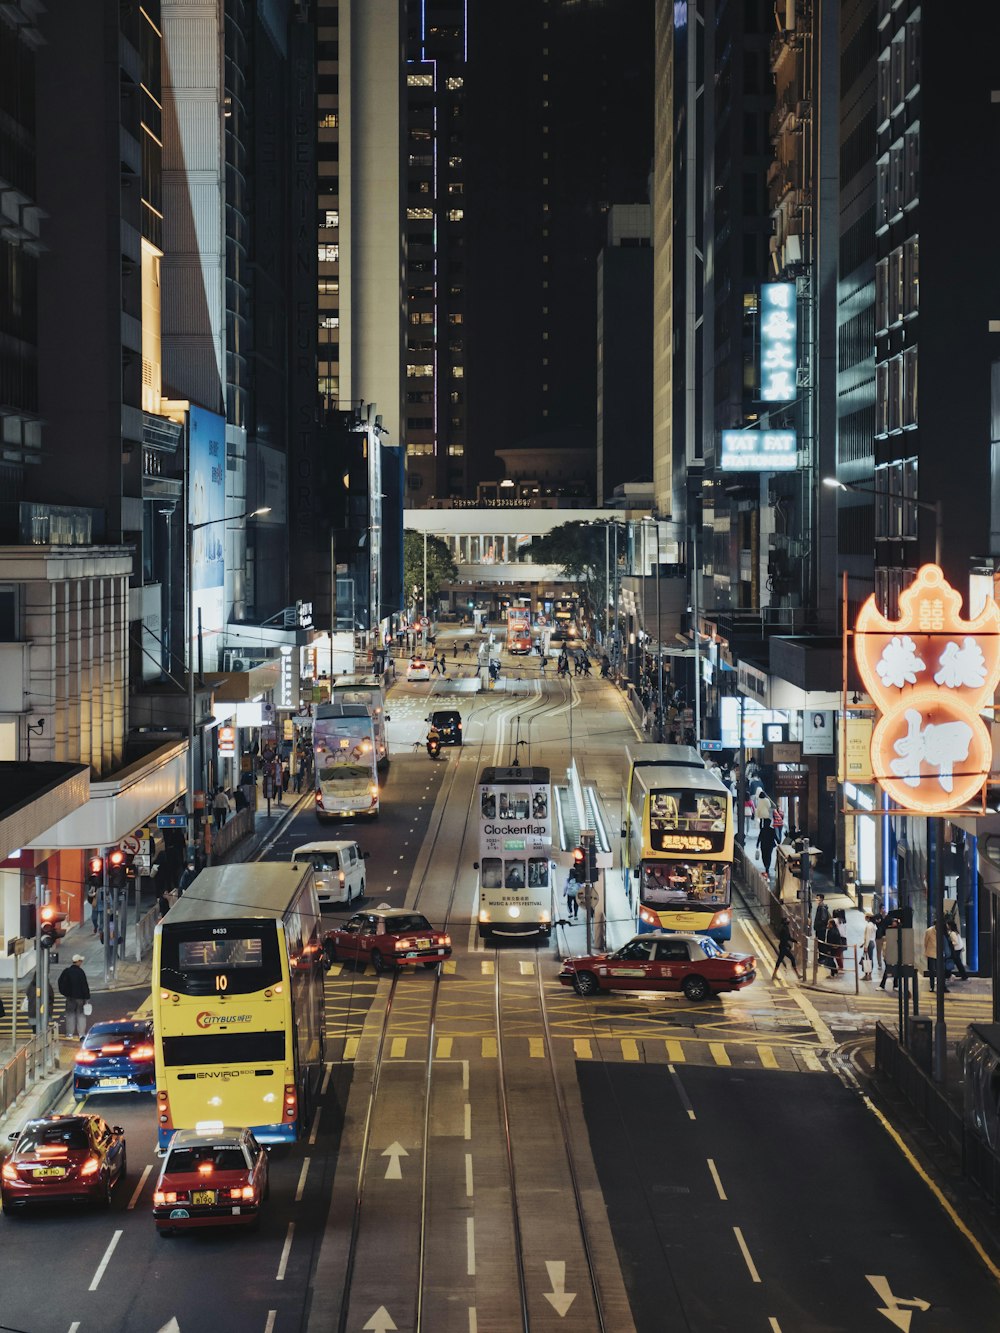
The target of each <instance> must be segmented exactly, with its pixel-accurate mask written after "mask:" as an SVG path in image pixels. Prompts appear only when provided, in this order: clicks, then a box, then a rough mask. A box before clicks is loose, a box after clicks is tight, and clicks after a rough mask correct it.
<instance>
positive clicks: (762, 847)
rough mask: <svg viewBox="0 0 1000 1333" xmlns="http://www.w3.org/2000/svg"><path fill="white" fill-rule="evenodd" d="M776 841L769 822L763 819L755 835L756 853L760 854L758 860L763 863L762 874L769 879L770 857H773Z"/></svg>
mask: <svg viewBox="0 0 1000 1333" xmlns="http://www.w3.org/2000/svg"><path fill="white" fill-rule="evenodd" d="M777 841H778V839H777V838H776V837H775V834H774V829H773V828H772V827H771V821H770V820H769V819H765V820H764V822H763V824H761V826H760V832H759V833H758V834H757V851H758V852H759V853H760V859H761V861H762V862H763V863H764V874H765V875H767V876H768V878H770V875H771V857H772V856H773V855H774V849H775V846H776V845H777Z"/></svg>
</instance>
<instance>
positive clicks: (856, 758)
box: [839, 717, 875, 784]
mask: <svg viewBox="0 0 1000 1333" xmlns="http://www.w3.org/2000/svg"><path fill="white" fill-rule="evenodd" d="M874 726H875V723H874V722H873V721H872V720H871V718H870V717H847V718H845V720H844V725H843V729H842V731H841V736H842V742H841V752H840V772H839V777H840V780H841V782H855V783H862V784H864V783H869V782H871V780H872V753H871V752H872V729H873V728H874Z"/></svg>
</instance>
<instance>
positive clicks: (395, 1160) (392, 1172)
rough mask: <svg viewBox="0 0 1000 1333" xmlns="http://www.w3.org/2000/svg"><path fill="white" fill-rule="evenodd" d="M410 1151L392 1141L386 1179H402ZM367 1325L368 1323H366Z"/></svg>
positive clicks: (387, 1151)
mask: <svg viewBox="0 0 1000 1333" xmlns="http://www.w3.org/2000/svg"><path fill="white" fill-rule="evenodd" d="M409 1155H410V1154H409V1153H408V1152H407V1151H406V1149H405V1148H404V1147H403V1145H402V1144H401V1143H390V1144H389V1146H388V1148H386V1149H385V1151H384V1152H383V1153H382V1156H383V1157H388V1158H389V1165H388V1166H387V1167H386V1168H385V1178H386V1180H402V1179H403V1173H402V1171H401V1170H400V1167H399V1159H400V1158H401V1157H409ZM365 1327H367V1325H365ZM386 1327H387V1328H395V1327H396V1325H395V1324H387V1325H386Z"/></svg>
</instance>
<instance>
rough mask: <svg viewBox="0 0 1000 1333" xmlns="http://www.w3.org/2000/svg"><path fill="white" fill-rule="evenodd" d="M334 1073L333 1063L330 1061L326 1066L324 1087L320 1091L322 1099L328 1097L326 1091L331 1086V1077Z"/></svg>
mask: <svg viewBox="0 0 1000 1333" xmlns="http://www.w3.org/2000/svg"><path fill="white" fill-rule="evenodd" d="M332 1073H333V1061H332V1060H328V1061H327V1065H326V1073H325V1074H324V1075H323V1085H322V1087H321V1088H320V1090H319V1095H320V1096H321V1097H325V1096H326V1090H327V1088H328V1087H329V1086H330V1075H331V1074H332Z"/></svg>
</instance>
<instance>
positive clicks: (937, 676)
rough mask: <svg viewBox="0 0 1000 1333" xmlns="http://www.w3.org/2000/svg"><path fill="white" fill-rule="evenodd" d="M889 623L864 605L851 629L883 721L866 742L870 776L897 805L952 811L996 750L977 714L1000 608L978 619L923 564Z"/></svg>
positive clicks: (996, 657) (999, 678) (986, 688)
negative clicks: (896, 616)
mask: <svg viewBox="0 0 1000 1333" xmlns="http://www.w3.org/2000/svg"><path fill="white" fill-rule="evenodd" d="M899 607H900V617H899V619H898V620H894V621H889V620H886V618H885V617H884V616H883V615H882V614H881V612H880V611H879V610H878V608H877V607H876V605H875V598H874V597H869V598H868V600H867V601H866V602H865V604H864V606H863V607H862V608H861V611H860V613H859V615H858V620H857V624H856V626H855V630H854V657H855V661H856V662H857V664H858V670H859V671H860V673H861V679H862V680H863V681H864V684H865V689H866V690H867V691H868V693H869V694H870V695H871V697H872V698H873V699H874V701H875V703H876V705H877V707H878V709H879V711H880V713H881V717H880V718H879V720H878V723H877V725H876V727H875V730H874V732H873V733H872V746H871V757H872V774H873V777H874V779H875V781H876V782H878V783H879V785H880V786H881V787H882V788H883V790H884V791H886V792H888V794H889V795H890V796H891V797H892V798H893V799H894V800H895V801H896V802H897V803H898V804H899V805H901V806H903V807H904V808H905V809H907V810H915V811H919V812H920V813H921V814H928V815H933V814H940V813H942V812H943V811H945V810H955V809H957V808H959V807H960V806H962V805H965V804H966V803H967V802H968V801H970V800H972V799H973V798H974V797H975V796H977V795H978V794H979V793H980V792H981V791H982V789H983V786H984V785H985V783H986V779H987V777H988V776H989V773H990V768H991V766H992V761H993V747H992V744H991V741H990V733H989V729H988V727H987V726H986V724H985V722H984V721H983V719H982V717H981V715H980V710H981V709H982V708H985V707H987V706H988V705H990V704H992V702H993V693H994V691H995V689H996V687H997V683H998V682H1000V607H998V606H997V603H996V602H995V601H994V600H993V598H990V599H989V601H988V602H987V604H986V606H985V607H984V609H983V611H982V612H981V613H980V614H979V615H978V616H977V617H976V618H975V620H963V619H962V618H961V614H960V612H961V607H962V599H961V597H960V596H959V594H958V593H957V592H956V591H955V589H954V588H952V587H951V585H950V584H949V583H947V582H946V580H945V578H944V575H943V574H942V573H941V570H940V569H939V568H938V566H937V565H924V567H923V568H922V569H921V570H920V571H919V572H918V574H917V577H916V579H915V580H914V582H913V583H911V584H910V586H909V587H908V588H907V589H906V590H905V591H904V592H902V593H900V595H899Z"/></svg>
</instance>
